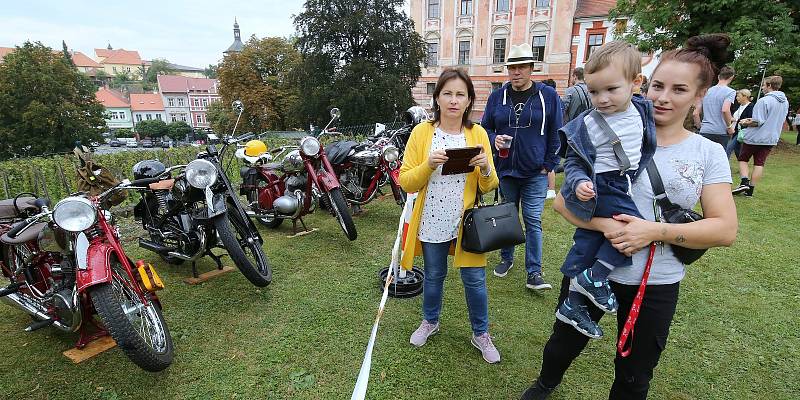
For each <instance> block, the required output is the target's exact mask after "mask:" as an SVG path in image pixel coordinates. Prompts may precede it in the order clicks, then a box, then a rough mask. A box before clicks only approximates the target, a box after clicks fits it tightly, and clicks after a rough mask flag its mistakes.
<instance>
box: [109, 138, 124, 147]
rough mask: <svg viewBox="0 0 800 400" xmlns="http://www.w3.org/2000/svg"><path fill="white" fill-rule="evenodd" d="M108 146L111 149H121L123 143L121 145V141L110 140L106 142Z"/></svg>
mask: <svg viewBox="0 0 800 400" xmlns="http://www.w3.org/2000/svg"><path fill="white" fill-rule="evenodd" d="M108 145H109V146H111V147H122V146H124V145H125V143H123V142H122V141H121V140H117V139H111V140H110V141H109V142H108Z"/></svg>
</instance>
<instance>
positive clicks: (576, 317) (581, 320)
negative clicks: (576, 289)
mask: <svg viewBox="0 0 800 400" xmlns="http://www.w3.org/2000/svg"><path fill="white" fill-rule="evenodd" d="M556 318H558V320H559V321H561V322H563V323H565V324H567V325H571V326H572V327H573V328H575V329H576V330H577V331H578V332H580V333H582V334H584V335H586V336H588V337H590V338H592V339H600V338H601V337H603V330H602V329H600V325H597V322H594V321H592V318H591V317H590V316H589V310H588V309H587V308H586V306H584V305H582V304H581V305H575V306H573V305H570V304H569V299H566V300H564V302H563V303H561V305H560V306H558V310H556Z"/></svg>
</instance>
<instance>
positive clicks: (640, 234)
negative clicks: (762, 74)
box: [522, 34, 738, 400]
mask: <svg viewBox="0 0 800 400" xmlns="http://www.w3.org/2000/svg"><path fill="white" fill-rule="evenodd" d="M729 45H730V39H729V38H728V36H727V35H723V34H712V35H703V36H695V37H692V38H690V39H689V40H688V41H687V42H686V46H685V47H683V48H681V49H676V50H671V51H668V52H666V53H664V54H663V55H662V56H661V60H660V62H659V65H658V67H657V68H656V70H655V71H654V72H653V74H652V76H651V79H650V86H649V88H648V91H647V99H648V100H650V101H652V102H653V107H654V112H655V115H654V119H655V125H656V140H657V148H656V152H655V155H654V156H653V163H654V164H655V166H656V167H657V168H658V171H659V173H660V175H661V179H662V182H663V184H664V189H665V191H666V195H667V197H668V198H669V199H670V200H671V201H672V202H673V203H676V204H678V205H680V206H681V207H683V208H689V209H691V208H693V207H694V206H695V205H696V204H697V202H698V201H699V202H700V204H701V205H702V208H703V213H704V216H705V218H704V219H702V220H700V221H695V222H691V223H686V224H668V223H660V222H654V221H656V220H657V218H656V215H654V214H655V213H654V210H653V201H654V195H653V189H652V187H651V184H650V179H649V177H647V176H642V177H640V178H639V179H637V180H636V181H635V182H634V183H633V185H632V187H631V192H632V195H633V196H632V197H633V200H634V202H635V203H636V206H637V208H638V210H639V211H640V213H641V214H642V216H643V217H644V218H636V217H633V216H629V215H618V216H616V217H614V218H597V217H595V218H592V219H591V220H590V221H588V222H586V221H583V220H581V219H579V218H577V217H575V216H574V215H572V214H570V212H569V211H568V210H567V209H566V207H565V206H564V199H563V197H561V195H560V194H559V196H558V197H557V198H556V200H555V203H554V205H553V207H554V208H555V210H556V211H557V212H558V213H560V214H561V215H562V216H563V217H564V218H565V219H567V220H568V221H569V222H570V223H572V224H573V225H575V226H578V227H580V228H585V229H593V230H596V231H601V232H603V233H604V234H605V236H606V238H608V239H609V241H610V242H611V243H612V244H613V245H614V247H615V248H616V249H617V250H618V251H620V252H621V253H623V254H625V255H627V256H630V257H633V265H632V266H631V267H628V268H615V269H614V271H613V272H612V273H611V275H610V276H609V277H608V279H609V281H610V283H611V288H612V290H613V291H614V294H615V295H616V297H617V301H618V302H619V312H618V313H617V328H618V330H619V331H622V329H623V327H624V325H625V321H626V320H627V317H628V312H629V310H630V309H631V305H632V304H633V303H634V298H635V296H636V293H637V291H638V288H639V284H640V283H641V281H642V276H643V273H644V269H645V264H646V263H647V256H648V253H649V252H648V251H647V248H648V247H649V245H650V243H651V242H656V243H657V247H658V248H657V249H656V251H655V256H654V259H653V263H652V270H651V273H650V275H649V279H648V282H647V288H646V289H647V290H646V291H645V294H644V299H643V301H642V302H641V307H640V311H639V317H638V320H637V321H636V325H635V335H633V336H631V337H630V338H629V343H630V349H631V351H630V353H629V354H627V355H626V356H623V355H621V354H619V353H617V356H616V358H615V359H614V383H613V384H612V386H611V390H610V393H609V395H608V398H609V399H646V398H647V394H648V391H649V389H650V381H651V379H652V378H653V371H654V369H655V367H656V365H657V364H658V360H659V358H660V357H661V353H662V351H663V350H664V348H665V346H666V344H667V336H668V335H669V328H670V325H671V323H672V318H673V316H674V314H675V311H676V307H677V304H678V289H679V286H680V281H681V280H682V279H683V277H684V276H685V274H686V269H685V267H684V265H683V264H682V263H681V262H680V261H678V259H677V258H676V257H675V255H674V254H673V252H672V249H671V247H670V246H668V245H680V246H683V247H688V248H695V249H707V248H711V247H717V246H730V245H731V244H733V241H734V240H735V239H736V232H737V230H738V221H737V218H736V206H735V204H734V202H733V197H732V195H731V193H730V187H731V173H730V167H729V164H728V160H727V157H726V156H725V150H724V149H723V148H722V147H721V146H719V145H718V144H716V143H714V142H712V141H710V140H708V139H706V138H704V137H702V136H700V135H698V134H695V133H693V132H691V131H688V130H686V129H685V128H684V127H683V121H684V119H685V118H686V115H687V113H689V110H690V108H691V106H692V105H693V104H694V103H695V102H696V101H698V100H699V99H702V98H703V96H704V95H705V92H706V90H707V89H708V88H709V87H710V86H711V84H712V82H713V81H714V77H715V76H716V75H717V73H718V69H719V66H721V65H723V64H724V62H725V61H726V59H727V48H728V46H729ZM642 174H643V175H647V171H644V172H642ZM642 250H644V251H642ZM568 288H569V280H568V279H567V278H566V277H565V278H564V280H562V285H561V296H560V298H559V301H558V303H559V304H560V303H561V302H562V301H563V300H564V298H566V296H567V291H568ZM589 307H590V310H589V311H590V315H591V317H592V319H593V320H595V321H599V320H600V317H602V316H603V314H604V312H603V311H602V310H600V309H598V308H596V307H594V305H590V306H589ZM618 335H619V333H618ZM588 341H589V338H588V337H587V336H584V335H583V334H581V333H579V332H578V331H576V330H575V329H573V328H572V327H571V326H570V325H567V324H565V323H563V322H561V321H559V320H556V321H555V324H554V325H553V333H552V334H551V336H550V339H549V340H548V342H547V344H546V345H545V347H544V352H543V357H542V368H541V371H540V373H539V377H538V378H537V379H536V381H535V382H534V383H533V385H532V386H531V387H530V388H528V390H526V391H525V393H523V395H522V399H523V400H531V399H546V398H547V397H548V396H549V395H550V393H551V392H552V391H553V390H555V388H556V387H557V386H558V385H559V384H560V383H561V380H562V379H563V377H564V374H565V373H566V371H567V369H568V368H569V366H570V364H571V363H572V361H573V360H574V359H575V358H576V357H578V355H579V354H580V353H581V351H582V350H583V349H584V347H586V344H587V343H588ZM590 387H591V386H590ZM585 397H587V398H600V397H602V394H600V393H594V394H592V395H588V396H585Z"/></svg>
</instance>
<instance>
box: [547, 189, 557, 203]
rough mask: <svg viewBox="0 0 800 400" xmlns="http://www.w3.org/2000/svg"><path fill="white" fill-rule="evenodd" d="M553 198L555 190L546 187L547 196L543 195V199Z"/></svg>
mask: <svg viewBox="0 0 800 400" xmlns="http://www.w3.org/2000/svg"><path fill="white" fill-rule="evenodd" d="M555 198H556V191H555V190H553V189H548V190H547V197H545V199H547V200H550V199H555Z"/></svg>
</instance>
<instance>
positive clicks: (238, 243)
mask: <svg viewBox="0 0 800 400" xmlns="http://www.w3.org/2000/svg"><path fill="white" fill-rule="evenodd" d="M214 228H216V230H217V234H218V235H219V238H220V240H221V241H222V245H223V246H225V249H226V250H228V255H230V257H231V259H232V260H233V263H234V264H236V267H237V268H239V271H241V272H242V275H244V277H245V278H247V280H248V281H250V283H252V284H253V285H255V286H258V287H264V286H267V285H269V284H270V282H272V267H270V265H269V260H267V256H266V254H264V248H263V247H261V246H262V245H261V243H259V242H258V241H254V242H252V243H247V242H245V245H244V246H242V242H243V241H244V240H243V239H242V238H245V237H248V235H247V223H246V222H245V221H243V220H242V219H241V216H239V213H238V212H237V211H236V209H235V208H230V209H229V210H228V212H226V213H225V214H223V215H220V216H218V217H216V218H215V219H214ZM248 252H249V253H250V254H251V255H252V257H253V260H254V261H255V263H254V262H253V261H251V260H250V259H249V258H248V254H247V253H248ZM254 264H255V265H254Z"/></svg>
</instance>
